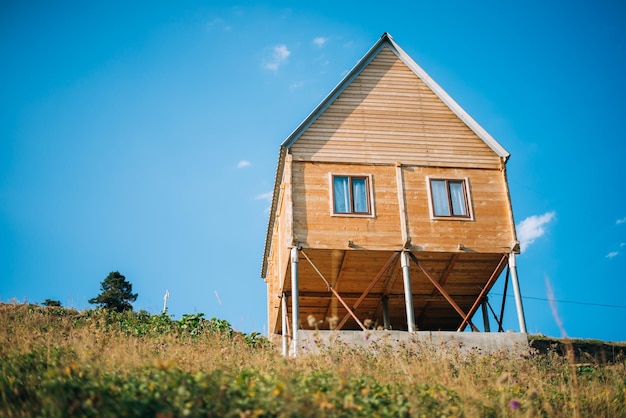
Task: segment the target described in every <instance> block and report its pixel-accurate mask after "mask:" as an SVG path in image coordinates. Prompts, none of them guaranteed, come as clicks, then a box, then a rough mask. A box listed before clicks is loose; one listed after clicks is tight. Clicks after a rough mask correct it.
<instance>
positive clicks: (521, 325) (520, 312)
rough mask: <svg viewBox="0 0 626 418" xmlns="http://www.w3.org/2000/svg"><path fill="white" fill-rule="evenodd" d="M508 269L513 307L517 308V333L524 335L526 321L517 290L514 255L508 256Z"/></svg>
mask: <svg viewBox="0 0 626 418" xmlns="http://www.w3.org/2000/svg"><path fill="white" fill-rule="evenodd" d="M509 269H510V270H511V284H513V293H514V294H515V306H516V307H517V320H518V322H519V332H523V333H526V319H525V318H524V306H522V294H521V292H520V289H519V280H518V279H517V263H516V262H515V253H511V254H509Z"/></svg>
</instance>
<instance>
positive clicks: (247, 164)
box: [237, 160, 250, 168]
mask: <svg viewBox="0 0 626 418" xmlns="http://www.w3.org/2000/svg"><path fill="white" fill-rule="evenodd" d="M246 167H250V161H247V160H241V161H239V162H238V163H237V168H246Z"/></svg>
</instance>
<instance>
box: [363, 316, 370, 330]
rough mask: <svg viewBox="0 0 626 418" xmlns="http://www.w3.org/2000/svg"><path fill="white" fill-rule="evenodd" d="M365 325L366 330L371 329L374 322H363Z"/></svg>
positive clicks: (367, 320)
mask: <svg viewBox="0 0 626 418" xmlns="http://www.w3.org/2000/svg"><path fill="white" fill-rule="evenodd" d="M363 325H364V326H365V328H367V329H369V328H370V327H371V326H372V320H371V319H369V318H368V319H366V320H365V321H363Z"/></svg>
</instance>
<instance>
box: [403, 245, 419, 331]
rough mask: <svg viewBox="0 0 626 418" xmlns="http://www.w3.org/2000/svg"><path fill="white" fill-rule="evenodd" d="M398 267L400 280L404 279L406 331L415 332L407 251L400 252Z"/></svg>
mask: <svg viewBox="0 0 626 418" xmlns="http://www.w3.org/2000/svg"><path fill="white" fill-rule="evenodd" d="M400 265H401V266H402V278H403V279H404V302H405V304H406V323H407V327H408V331H409V332H415V311H414V310H413V290H412V289H411V266H410V264H409V254H408V252H407V251H402V254H400Z"/></svg>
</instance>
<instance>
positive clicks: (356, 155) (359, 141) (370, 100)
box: [290, 48, 501, 168]
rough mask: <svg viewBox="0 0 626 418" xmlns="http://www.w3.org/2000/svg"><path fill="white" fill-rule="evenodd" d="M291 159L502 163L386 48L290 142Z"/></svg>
mask: <svg viewBox="0 0 626 418" xmlns="http://www.w3.org/2000/svg"><path fill="white" fill-rule="evenodd" d="M290 152H291V154H292V155H293V158H294V160H295V161H315V162H344V163H354V162H358V163H369V164H385V163H387V164H392V163H395V162H396V161H402V162H403V163H404V164H415V165H423V166H437V167H467V168H500V167H501V161H500V158H499V157H498V156H497V155H496V154H495V153H494V152H493V150H492V149H491V148H489V146H487V144H485V142H484V141H482V140H481V139H480V138H479V137H478V136H477V135H476V134H475V133H474V132H473V131H472V130H471V129H470V128H469V127H468V126H467V125H466V124H465V123H464V122H463V121H462V120H460V119H459V118H458V117H457V116H456V115H455V114H454V113H453V112H452V111H451V110H450V109H449V108H448V106H447V105H446V104H444V103H443V102H442V101H441V100H440V99H439V97H437V96H436V95H435V94H434V93H433V92H432V91H431V90H430V88H429V87H428V86H427V85H426V84H425V83H424V82H423V81H422V80H420V79H419V78H418V77H417V76H416V75H415V74H414V73H413V72H412V71H411V70H410V69H409V68H408V67H407V66H406V65H405V64H404V63H403V62H402V61H401V60H400V59H399V58H398V57H397V56H396V55H395V54H394V53H393V52H391V50H389V49H388V48H384V49H383V50H382V51H381V52H380V53H379V54H378V55H377V56H376V57H375V58H374V60H373V61H372V62H371V63H370V64H369V65H368V66H367V67H366V68H365V69H364V70H363V71H362V72H361V74H360V75H359V76H358V77H357V78H356V79H355V80H354V81H353V82H352V83H351V84H350V85H349V86H348V87H347V88H346V89H345V90H344V91H343V92H342V93H341V94H340V95H339V97H338V98H337V99H336V100H335V101H334V102H333V103H332V105H331V106H330V107H329V108H328V109H326V110H325V111H324V113H323V114H321V115H320V116H319V117H318V118H317V119H316V120H315V122H313V124H312V125H311V126H310V127H309V128H308V129H307V130H306V132H304V133H303V134H302V136H301V137H300V138H299V139H298V140H297V141H296V142H295V143H294V144H293V145H292V146H291V148H290Z"/></svg>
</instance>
